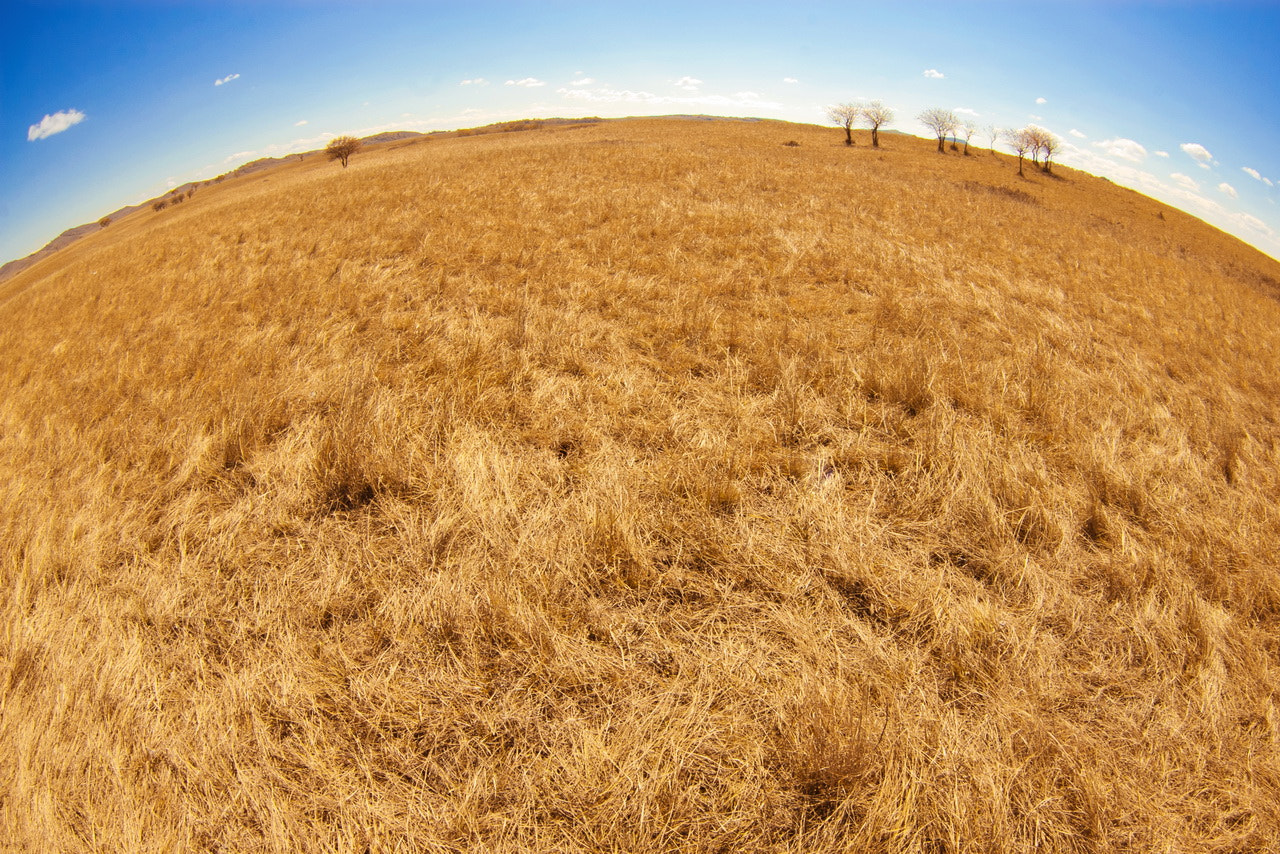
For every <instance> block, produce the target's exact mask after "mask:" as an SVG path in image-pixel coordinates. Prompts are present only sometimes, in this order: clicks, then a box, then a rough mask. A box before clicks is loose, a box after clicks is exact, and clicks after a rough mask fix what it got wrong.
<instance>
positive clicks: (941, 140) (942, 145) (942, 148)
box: [938, 136, 947, 154]
mask: <svg viewBox="0 0 1280 854" xmlns="http://www.w3.org/2000/svg"><path fill="white" fill-rule="evenodd" d="M938 153H939V154H946V153H947V138H946V137H945V136H940V137H938Z"/></svg>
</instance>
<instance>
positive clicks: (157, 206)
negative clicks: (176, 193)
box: [151, 201, 169, 211]
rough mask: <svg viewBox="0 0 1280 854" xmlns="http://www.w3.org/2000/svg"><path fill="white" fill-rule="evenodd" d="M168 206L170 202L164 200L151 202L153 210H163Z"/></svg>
mask: <svg viewBox="0 0 1280 854" xmlns="http://www.w3.org/2000/svg"><path fill="white" fill-rule="evenodd" d="M168 206H169V203H168V202H163V201H161V202H152V203H151V209H152V210H153V211H162V210H164V209H165V208H167V207H168Z"/></svg>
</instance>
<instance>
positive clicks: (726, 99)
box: [556, 87, 782, 110]
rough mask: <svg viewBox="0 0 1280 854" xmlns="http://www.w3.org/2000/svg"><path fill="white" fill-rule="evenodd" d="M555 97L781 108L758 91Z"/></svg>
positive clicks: (599, 91)
mask: <svg viewBox="0 0 1280 854" xmlns="http://www.w3.org/2000/svg"><path fill="white" fill-rule="evenodd" d="M556 94H558V95H562V96H564V97H565V98H567V99H569V100H573V101H582V102H585V103H589V104H647V105H650V106H663V107H691V106H698V107H720V108H722V109H733V110H741V109H750V110H776V109H778V108H780V107H781V106H782V105H781V104H778V103H776V102H774V101H766V100H764V99H763V98H762V97H761V96H760V95H759V94H758V93H756V92H735V93H734V94H733V95H711V94H705V93H703V94H696V95H659V94H657V93H654V92H645V91H643V90H634V89H608V88H603V87H601V88H596V89H569V88H567V87H562V88H560V89H557V90H556Z"/></svg>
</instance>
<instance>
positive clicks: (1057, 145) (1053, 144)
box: [1027, 125, 1062, 173]
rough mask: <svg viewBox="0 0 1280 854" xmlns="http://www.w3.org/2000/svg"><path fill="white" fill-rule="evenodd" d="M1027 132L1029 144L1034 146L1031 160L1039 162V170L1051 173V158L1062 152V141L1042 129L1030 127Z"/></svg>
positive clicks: (1034, 126)
mask: <svg viewBox="0 0 1280 854" xmlns="http://www.w3.org/2000/svg"><path fill="white" fill-rule="evenodd" d="M1027 132H1028V133H1029V134H1031V144H1032V145H1033V146H1035V149H1034V150H1035V154H1034V156H1033V157H1032V160H1033V161H1035V160H1039V161H1040V163H1039V166H1040V169H1041V170H1043V171H1044V172H1048V173H1052V172H1053V158H1055V157H1057V156H1058V155H1059V154H1060V153H1061V152H1062V140H1060V139H1058V137H1056V136H1054V134H1053V133H1052V132H1050V131H1048V130H1046V129H1044V128H1042V127H1038V126H1036V125H1031V126H1030V127H1028V128H1027Z"/></svg>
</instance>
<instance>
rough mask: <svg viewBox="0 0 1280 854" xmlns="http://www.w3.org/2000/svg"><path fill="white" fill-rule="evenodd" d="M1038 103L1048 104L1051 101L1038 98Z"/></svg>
mask: <svg viewBox="0 0 1280 854" xmlns="http://www.w3.org/2000/svg"><path fill="white" fill-rule="evenodd" d="M1036 103H1037V104H1047V103H1049V101H1048V100H1047V99H1045V98H1036Z"/></svg>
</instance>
